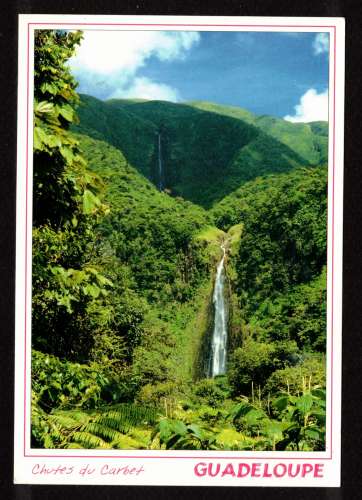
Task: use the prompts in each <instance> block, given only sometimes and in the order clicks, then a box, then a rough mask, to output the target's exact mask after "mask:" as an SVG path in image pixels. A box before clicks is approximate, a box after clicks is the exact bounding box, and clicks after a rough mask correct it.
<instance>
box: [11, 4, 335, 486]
mask: <svg viewBox="0 0 362 500" xmlns="http://www.w3.org/2000/svg"><path fill="white" fill-rule="evenodd" d="M343 121H344V20H343V19H342V18H302V17H298V18H288V17H282V18H278V17H273V18H268V17H259V18H258V17H190V16H189V17H182V16H177V17H172V16H161V17H159V16H103V15H99V16H81V15H35V14H34V15H20V16H19V89H18V160H17V239H16V332H15V335H16V373H15V379H16V393H15V435H14V470H15V472H14V481H15V483H22V484H24V483H25V484H26V483H29V484H79V485H82V484H83V485H84V484H86V485H92V484H94V485H96V484H100V485H101V484H104V485H199V486H200V485H201V486H202V485H205V486H206V485H207V486H210V485H211V486H235V487H242V486H316V487H319V486H323V487H325V486H335V487H338V486H339V484H340V437H341V436H340V421H341V317H342V228H343V213H342V207H343V203H342V202H343Z"/></svg>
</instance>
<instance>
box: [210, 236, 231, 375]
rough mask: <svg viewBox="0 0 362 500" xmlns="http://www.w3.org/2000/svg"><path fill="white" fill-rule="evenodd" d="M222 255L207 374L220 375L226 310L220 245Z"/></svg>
mask: <svg viewBox="0 0 362 500" xmlns="http://www.w3.org/2000/svg"><path fill="white" fill-rule="evenodd" d="M221 248H222V251H223V256H222V259H221V261H220V262H219V264H218V266H217V272H216V279H215V287H214V295H213V302H214V310H215V316H214V331H213V334H212V340H211V356H210V364H209V376H211V377H215V375H222V374H223V373H225V371H226V345H227V311H226V303H225V295H224V285H225V269H224V260H225V247H224V245H221Z"/></svg>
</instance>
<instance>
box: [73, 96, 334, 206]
mask: <svg viewBox="0 0 362 500" xmlns="http://www.w3.org/2000/svg"><path fill="white" fill-rule="evenodd" d="M205 106H206V107H207V109H200V107H205ZM230 109H231V111H230ZM78 114H79V118H80V123H79V124H78V125H77V126H76V127H75V130H76V131H78V132H80V133H83V134H85V135H89V136H90V137H93V138H95V139H100V140H104V141H106V142H108V143H110V144H112V145H113V146H115V147H116V148H118V149H120V150H121V151H122V152H123V154H124V155H125V157H126V158H127V161H129V163H130V164H132V165H133V166H134V167H135V168H137V170H139V171H140V172H141V173H142V174H143V175H144V176H145V177H147V178H148V179H150V180H151V181H152V182H153V183H154V184H156V185H158V183H159V172H158V134H161V146H162V163H163V176H164V178H163V182H162V184H163V185H164V187H165V188H167V189H168V190H169V191H170V192H171V193H172V194H173V195H175V196H182V197H183V198H185V199H188V200H190V201H192V202H194V203H197V204H200V205H201V206H204V207H205V208H210V207H211V206H212V205H213V204H214V203H215V202H218V201H220V200H221V199H222V198H224V197H225V196H226V195H228V194H230V193H231V192H233V191H234V190H235V189H237V188H238V187H239V186H240V185H241V184H243V183H245V182H247V181H250V180H252V179H254V178H256V177H259V176H261V175H267V174H270V173H278V172H287V171H289V170H292V169H294V168H295V167H297V166H303V165H304V166H308V165H316V164H318V163H320V161H321V157H325V155H326V150H327V147H326V143H327V137H326V136H324V135H322V134H323V125H321V124H317V125H314V127H313V130H312V127H311V126H310V125H306V124H291V123H288V122H285V121H284V120H280V119H273V118H270V119H269V118H268V117H261V118H260V119H257V117H254V118H253V116H254V115H252V114H251V113H249V112H247V111H245V110H242V109H241V108H227V107H223V106H219V105H216V104H209V103H201V104H200V103H193V104H192V103H191V104H175V103H170V102H166V101H138V100H137V101H135V100H119V99H112V100H110V101H105V102H104V101H100V100H98V99H96V98H94V97H91V96H85V95H81V105H80V106H79V109H78ZM231 114H232V115H233V116H231ZM270 120H272V123H271V122H270ZM273 120H274V121H273ZM252 122H254V123H252ZM260 124H261V125H262V126H261V125H260ZM263 128H264V129H265V130H266V129H268V130H269V132H268V133H267V132H266V131H265V130H263ZM273 134H274V135H275V136H277V137H273ZM293 134H294V135H293ZM303 134H304V135H305V134H307V138H308V140H307V141H305V143H303V144H302V141H301V140H300V138H301V136H302V135H303ZM284 136H287V139H285V137H284ZM283 141H284V142H283ZM286 142H289V143H290V144H291V145H294V143H296V144H297V146H293V147H294V149H293V148H291V147H290V146H289V145H288V144H286ZM297 150H298V151H297ZM300 152H302V153H303V155H301V154H300Z"/></svg>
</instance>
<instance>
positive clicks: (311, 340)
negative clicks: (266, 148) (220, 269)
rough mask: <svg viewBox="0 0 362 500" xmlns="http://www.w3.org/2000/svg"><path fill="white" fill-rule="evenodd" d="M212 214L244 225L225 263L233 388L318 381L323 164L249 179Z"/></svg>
mask: <svg viewBox="0 0 362 500" xmlns="http://www.w3.org/2000/svg"><path fill="white" fill-rule="evenodd" d="M213 213H214V216H215V220H216V221H217V225H219V227H222V228H223V229H228V227H231V226H233V225H235V224H238V223H240V222H242V223H243V229H242V231H241V233H240V239H239V244H238V251H234V252H233V253H232V255H231V257H230V260H229V276H230V280H231V282H232V288H233V299H232V300H233V304H234V310H235V311H236V315H235V316H234V318H233V321H232V325H231V336H232V343H233V347H234V353H233V354H232V356H231V363H230V380H231V383H232V385H233V386H234V390H235V392H236V393H239V394H240V393H242V394H245V393H250V391H251V390H252V386H251V383H252V382H253V384H254V387H256V386H258V385H260V387H261V389H262V390H264V391H267V390H268V391H271V392H273V391H275V390H287V389H288V384H289V385H293V387H292V389H293V390H299V391H302V376H305V375H306V373H307V372H308V373H309V376H311V377H312V379H311V380H310V382H311V383H312V385H320V386H323V385H324V384H325V381H324V359H323V353H324V352H325V349H326V337H325V336H326V267H325V266H326V259H327V251H326V242H327V234H326V231H327V169H326V167H319V168H301V169H297V170H295V171H293V172H290V173H288V174H281V175H272V176H269V177H267V178H264V179H256V180H254V181H251V182H250V183H247V184H245V185H244V186H242V187H241V188H239V189H238V190H237V191H236V192H234V193H232V194H231V195H230V196H228V197H226V198H225V199H224V200H222V202H220V203H219V204H218V205H217V206H215V207H214V209H213ZM297 388H298V389H297ZM289 389H290V387H289ZM289 389H288V390H289Z"/></svg>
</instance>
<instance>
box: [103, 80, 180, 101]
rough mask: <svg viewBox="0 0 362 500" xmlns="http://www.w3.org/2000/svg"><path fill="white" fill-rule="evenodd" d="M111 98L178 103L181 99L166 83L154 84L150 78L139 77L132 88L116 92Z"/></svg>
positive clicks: (175, 90)
mask: <svg viewBox="0 0 362 500" xmlns="http://www.w3.org/2000/svg"><path fill="white" fill-rule="evenodd" d="M110 97H111V98H114V99H115V98H124V99H132V98H138V99H150V100H158V101H172V102H177V101H178V100H179V98H180V96H179V93H178V91H177V89H175V88H173V87H170V86H169V85H165V84H164V83H157V82H153V81H152V80H150V79H149V78H145V77H142V76H141V77H137V78H135V79H134V80H133V82H132V84H131V86H130V87H128V88H127V87H126V88H123V89H118V90H116V91H115V92H114V93H113V94H112V96H110Z"/></svg>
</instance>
